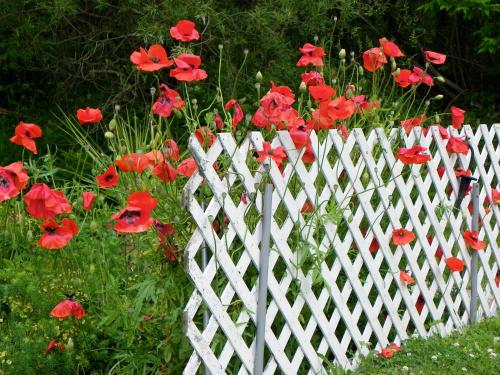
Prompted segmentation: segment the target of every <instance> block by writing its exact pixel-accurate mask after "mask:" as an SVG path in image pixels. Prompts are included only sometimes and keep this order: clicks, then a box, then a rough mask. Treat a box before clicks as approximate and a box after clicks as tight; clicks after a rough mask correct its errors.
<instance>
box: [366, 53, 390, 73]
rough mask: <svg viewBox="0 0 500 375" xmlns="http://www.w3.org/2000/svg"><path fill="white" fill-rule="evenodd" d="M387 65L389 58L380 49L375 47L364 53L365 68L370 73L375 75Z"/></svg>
mask: <svg viewBox="0 0 500 375" xmlns="http://www.w3.org/2000/svg"><path fill="white" fill-rule="evenodd" d="M385 63H387V58H386V57H385V55H384V53H383V52H382V51H381V50H380V48H378V47H375V48H371V49H369V50H367V51H365V52H363V66H364V68H365V69H366V70H368V71H369V72H372V73H374V72H375V71H376V70H378V69H380V68H381V67H382V65H383V64H385Z"/></svg>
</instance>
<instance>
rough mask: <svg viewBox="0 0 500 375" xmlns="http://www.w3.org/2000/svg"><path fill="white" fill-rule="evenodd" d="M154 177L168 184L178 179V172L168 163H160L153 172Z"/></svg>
mask: <svg viewBox="0 0 500 375" xmlns="http://www.w3.org/2000/svg"><path fill="white" fill-rule="evenodd" d="M151 173H153V174H154V175H156V176H157V177H158V178H159V179H160V180H162V181H165V182H166V183H169V182H173V181H175V178H176V177H177V172H176V171H175V168H174V167H172V165H170V163H169V162H168V161H165V162H163V163H159V164H158V165H157V166H156V167H154V168H153V170H152V171H151Z"/></svg>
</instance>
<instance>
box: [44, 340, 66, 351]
mask: <svg viewBox="0 0 500 375" xmlns="http://www.w3.org/2000/svg"><path fill="white" fill-rule="evenodd" d="M55 349H59V351H60V352H61V353H62V352H64V343H63V342H62V341H59V340H56V339H54V340H52V341H51V342H49V344H48V345H47V347H46V348H45V354H48V353H49V352H51V351H52V350H55Z"/></svg>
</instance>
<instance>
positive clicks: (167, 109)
mask: <svg viewBox="0 0 500 375" xmlns="http://www.w3.org/2000/svg"><path fill="white" fill-rule="evenodd" d="M160 90H161V95H160V96H159V97H158V99H156V101H155V102H154V103H153V107H152V109H151V110H152V111H153V113H154V114H155V115H158V116H160V117H170V115H172V111H173V110H174V109H177V110H179V109H182V108H183V107H184V105H185V103H184V100H182V99H181V96H180V95H179V93H178V92H177V91H175V90H172V89H171V88H169V87H168V86H167V85H165V84H164V83H162V84H161V85H160Z"/></svg>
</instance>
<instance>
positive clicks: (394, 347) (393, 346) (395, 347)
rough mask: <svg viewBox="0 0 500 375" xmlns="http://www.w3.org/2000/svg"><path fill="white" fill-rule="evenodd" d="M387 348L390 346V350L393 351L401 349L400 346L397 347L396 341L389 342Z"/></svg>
mask: <svg viewBox="0 0 500 375" xmlns="http://www.w3.org/2000/svg"><path fill="white" fill-rule="evenodd" d="M389 348H391V349H392V350H394V351H395V352H399V351H401V347H399V346H398V345H397V344H396V343H391V344H389Z"/></svg>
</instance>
